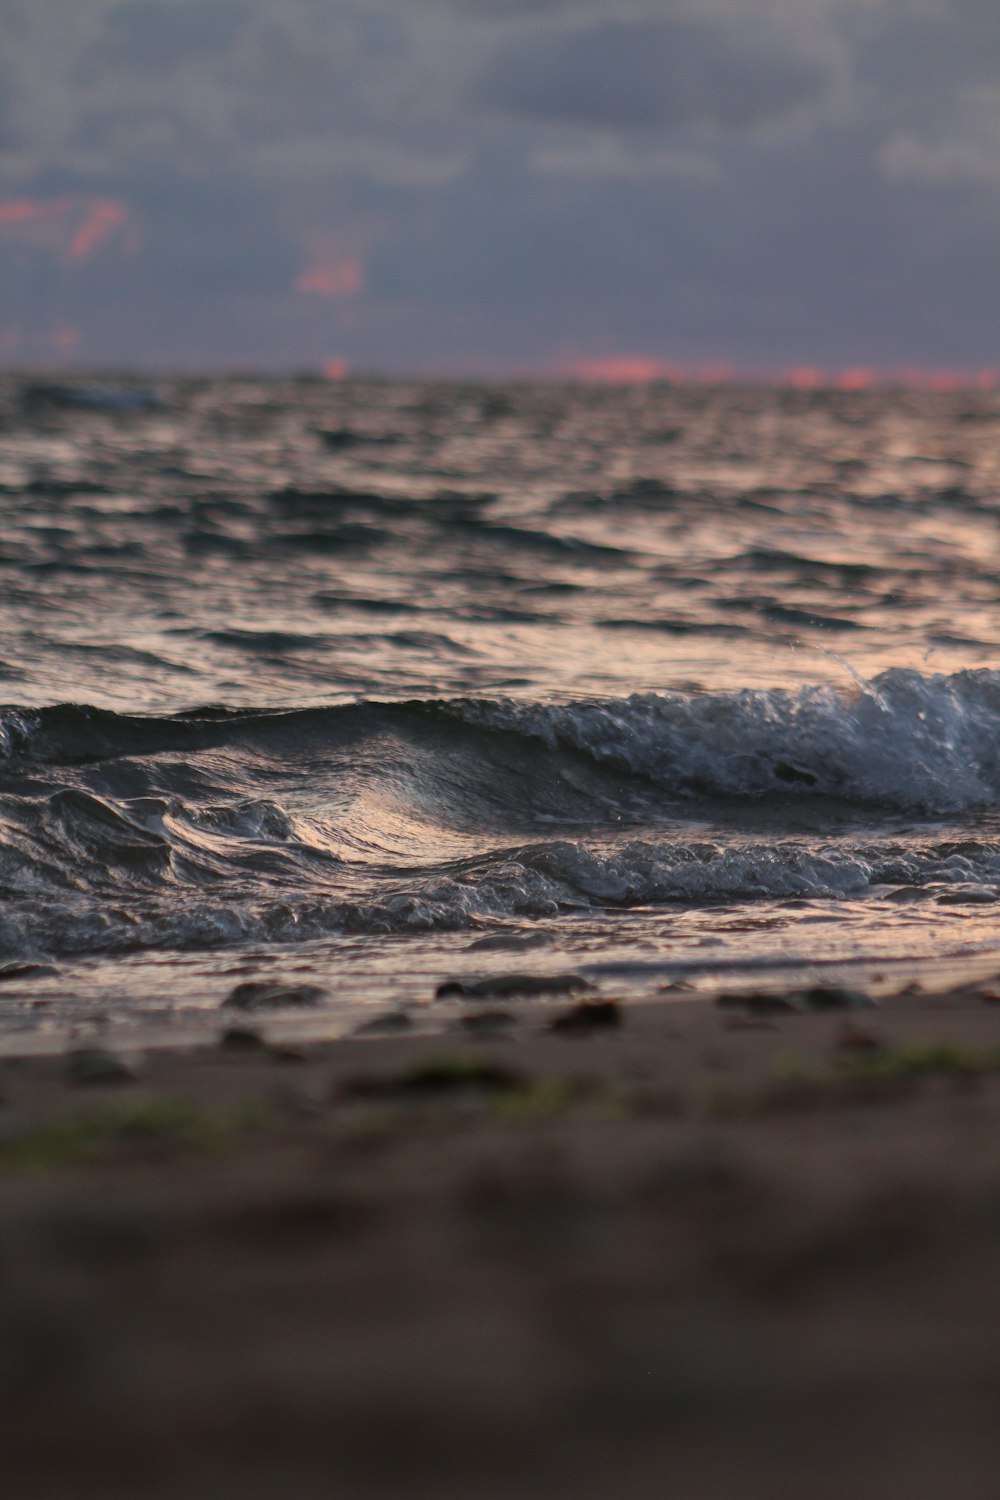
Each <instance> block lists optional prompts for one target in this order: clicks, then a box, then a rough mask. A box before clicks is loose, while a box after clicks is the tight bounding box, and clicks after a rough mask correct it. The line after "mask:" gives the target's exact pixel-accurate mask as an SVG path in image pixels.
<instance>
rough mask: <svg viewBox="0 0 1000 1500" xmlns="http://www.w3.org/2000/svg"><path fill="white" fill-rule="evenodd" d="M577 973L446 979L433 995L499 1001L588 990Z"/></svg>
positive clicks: (591, 986)
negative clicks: (520, 996) (517, 996)
mask: <svg viewBox="0 0 1000 1500" xmlns="http://www.w3.org/2000/svg"><path fill="white" fill-rule="evenodd" d="M593 987H594V986H593V985H592V984H591V983H590V981H589V980H588V979H584V978H583V976H582V975H581V974H491V975H487V976H486V977H484V978H480V979H447V980H445V982H444V983H443V984H439V985H438V987H437V989H436V990H435V992H434V998H435V999H436V1000H448V999H452V998H458V999H465V1000H500V999H507V998H509V997H510V996H513V995H568V994H571V993H572V992H573V991H574V990H592V989H593Z"/></svg>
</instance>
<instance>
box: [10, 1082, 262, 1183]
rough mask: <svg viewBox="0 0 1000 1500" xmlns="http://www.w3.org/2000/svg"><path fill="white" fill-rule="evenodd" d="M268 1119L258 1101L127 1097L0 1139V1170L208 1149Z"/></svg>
mask: <svg viewBox="0 0 1000 1500" xmlns="http://www.w3.org/2000/svg"><path fill="white" fill-rule="evenodd" d="M272 1118H273V1113H272V1111H271V1110H270V1109H269V1108H268V1106H267V1105H266V1104H265V1103H264V1102H263V1101H261V1100H250V1101H247V1102H246V1103H243V1104H240V1105H237V1106H236V1107H235V1108H232V1109H229V1110H210V1109H205V1108H203V1107H201V1106H199V1105H197V1104H194V1103H192V1102H190V1101H188V1100H184V1099H173V1098H169V1097H159V1096H154V1097H147V1098H142V1099H130V1100H128V1101H125V1102H122V1103H121V1104H113V1105H103V1106H101V1107H100V1108H98V1109H90V1110H87V1111H86V1112H85V1113H82V1114H78V1115H73V1116H71V1117H69V1118H68V1119H62V1120H52V1121H49V1122H47V1123H46V1124H44V1125H38V1126H35V1127H34V1128H32V1129H29V1130H26V1131H25V1132H24V1133H23V1134H17V1135H11V1136H9V1137H8V1138H7V1139H6V1140H0V1169H3V1168H12V1169H18V1168H20V1169H28V1170H35V1171H47V1170H54V1169H57V1168H59V1167H66V1166H75V1165H78V1164H81V1163H87V1162H98V1161H102V1160H106V1159H108V1158H109V1157H113V1156H116V1155H122V1154H126V1155H127V1154H128V1153H130V1152H136V1153H142V1152H143V1151H148V1150H150V1149H153V1150H156V1151H167V1152H170V1153H174V1152H178V1153H185V1152H194V1153H199V1152H207V1151H212V1150H217V1149H219V1148H220V1147H222V1146H224V1145H226V1144H228V1143H229V1142H230V1141H232V1140H233V1139H235V1138H237V1137H239V1136H240V1135H242V1134H244V1133H245V1132H247V1131H250V1130H257V1129H261V1128H263V1127H264V1126H265V1125H267V1124H268V1123H269V1122H270V1121H271V1119H272Z"/></svg>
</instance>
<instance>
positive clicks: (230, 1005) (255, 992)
mask: <svg viewBox="0 0 1000 1500" xmlns="http://www.w3.org/2000/svg"><path fill="white" fill-rule="evenodd" d="M326 995H327V991H326V990H325V989H324V988H323V986H322V985H319V984H282V983H281V982H280V981H277V982H272V981H270V980H267V979H248V980H247V981H246V982H245V983H244V984H238V985H237V986H236V988H235V989H234V990H233V991H232V993H231V994H229V995H227V996H226V998H225V1000H223V1002H222V1005H223V1009H226V1010H247V1011H254V1010H291V1009H294V1008H301V1007H304V1006H312V1005H319V1004H320V1002H321V1001H322V1000H324V999H325V998H326Z"/></svg>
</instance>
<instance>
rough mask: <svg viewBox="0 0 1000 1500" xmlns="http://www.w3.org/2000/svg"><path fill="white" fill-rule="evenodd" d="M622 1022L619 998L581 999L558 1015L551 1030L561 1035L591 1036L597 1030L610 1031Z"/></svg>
mask: <svg viewBox="0 0 1000 1500" xmlns="http://www.w3.org/2000/svg"><path fill="white" fill-rule="evenodd" d="M621 1024H622V1008H621V1006H620V1005H619V1004H618V1001H617V1000H581V1001H580V1002H579V1004H578V1005H574V1006H573V1007H572V1008H571V1009H570V1010H565V1011H563V1013H562V1015H559V1016H556V1018H555V1020H554V1021H552V1022H551V1024H550V1025H549V1030H550V1031H555V1032H557V1033H558V1034H559V1035H560V1036H590V1035H591V1034H592V1033H593V1032H595V1031H609V1030H613V1029H616V1028H617V1027H619V1026H621Z"/></svg>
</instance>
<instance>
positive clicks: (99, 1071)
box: [66, 1047, 135, 1084]
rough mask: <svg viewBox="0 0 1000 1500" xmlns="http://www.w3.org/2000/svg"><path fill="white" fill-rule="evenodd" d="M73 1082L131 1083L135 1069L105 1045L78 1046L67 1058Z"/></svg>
mask: <svg viewBox="0 0 1000 1500" xmlns="http://www.w3.org/2000/svg"><path fill="white" fill-rule="evenodd" d="M66 1074H67V1077H68V1078H69V1080H70V1082H71V1083H98V1084H100V1083H131V1082H132V1081H133V1080H134V1078H135V1070H134V1069H133V1068H131V1067H130V1066H129V1064H128V1063H127V1062H126V1061H125V1059H124V1058H123V1057H119V1056H118V1054H117V1053H116V1052H108V1051H106V1050H105V1049H104V1048H103V1047H78V1048H77V1049H76V1050H75V1051H73V1052H70V1053H69V1054H68V1055H67V1058H66Z"/></svg>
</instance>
